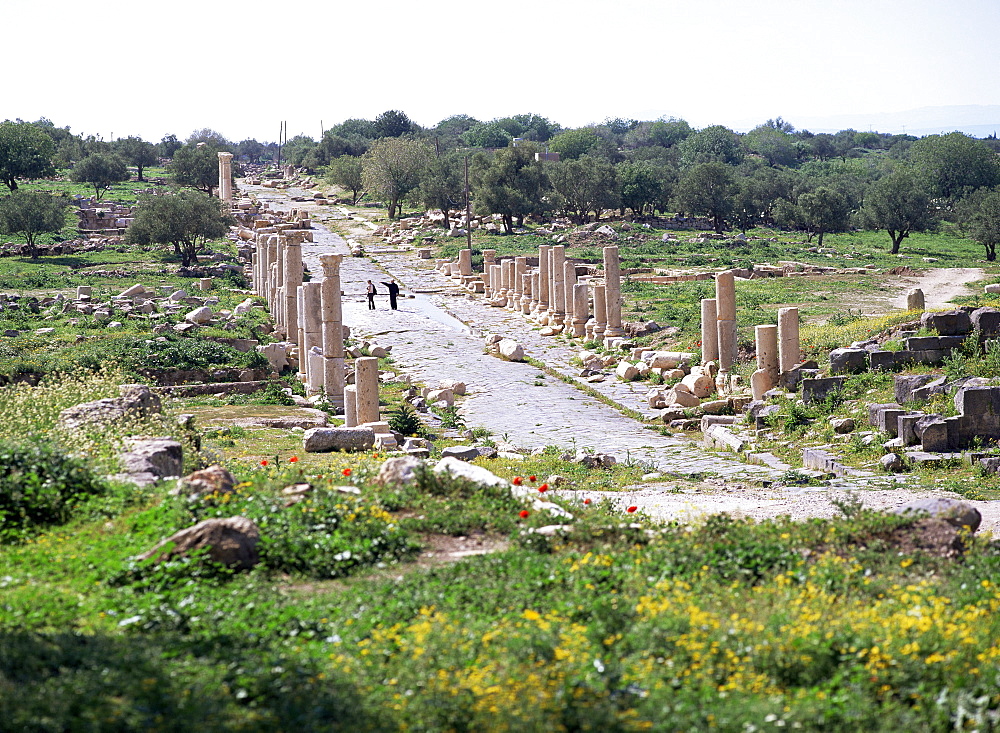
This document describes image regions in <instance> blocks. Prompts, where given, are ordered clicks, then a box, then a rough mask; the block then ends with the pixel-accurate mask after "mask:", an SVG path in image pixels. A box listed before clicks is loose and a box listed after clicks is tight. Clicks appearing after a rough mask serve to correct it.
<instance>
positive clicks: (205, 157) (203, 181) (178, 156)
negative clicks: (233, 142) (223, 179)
mask: <svg viewBox="0 0 1000 733" xmlns="http://www.w3.org/2000/svg"><path fill="white" fill-rule="evenodd" d="M170 171H171V173H172V174H173V179H174V183H176V184H177V185H179V186H190V187H191V188H197V189H198V190H199V191H204V192H205V193H207V194H209V195H211V194H212V189H213V188H215V187H216V186H218V185H219V151H218V149H216V148H213V147H212V146H211V145H208V144H205V145H202V146H201V147H199V146H198V145H184V146H182V147H181V148H179V149H178V150H177V152H175V153H174V159H173V160H172V161H171V162H170Z"/></svg>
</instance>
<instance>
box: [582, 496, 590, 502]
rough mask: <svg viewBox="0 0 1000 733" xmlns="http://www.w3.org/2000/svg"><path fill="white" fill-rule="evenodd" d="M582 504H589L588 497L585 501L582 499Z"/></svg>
mask: <svg viewBox="0 0 1000 733" xmlns="http://www.w3.org/2000/svg"><path fill="white" fill-rule="evenodd" d="M583 503H584V504H589V503H590V497H589V496H588V497H587V498H586V499H584V500H583Z"/></svg>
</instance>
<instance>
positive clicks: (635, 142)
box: [624, 117, 694, 148]
mask: <svg viewBox="0 0 1000 733" xmlns="http://www.w3.org/2000/svg"><path fill="white" fill-rule="evenodd" d="M693 134H694V130H692V129H691V125H689V124H688V123H687V122H686V121H685V120H679V119H677V118H676V117H671V118H669V119H666V120H664V119H659V120H654V121H652V122H640V123H639V124H638V125H637V126H635V127H633V128H632V129H630V130H629V131H628V132H627V133H625V138H624V145H625V147H626V148H644V147H649V146H654V145H656V146H660V147H664V148H669V147H673V146H674V145H677V144H678V143H680V142H683V141H684V140H686V139H687V138H689V137H691V135H693Z"/></svg>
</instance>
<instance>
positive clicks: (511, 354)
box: [499, 339, 524, 361]
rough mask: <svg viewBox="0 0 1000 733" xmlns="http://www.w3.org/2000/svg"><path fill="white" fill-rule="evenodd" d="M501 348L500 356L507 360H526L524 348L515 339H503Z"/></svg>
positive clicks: (500, 344)
mask: <svg viewBox="0 0 1000 733" xmlns="http://www.w3.org/2000/svg"><path fill="white" fill-rule="evenodd" d="M499 349H500V356H501V357H502V358H504V359H506V360H507V361H524V349H523V348H521V344H519V343H518V342H517V341H515V340H514V339H502V340H501V341H500V343H499Z"/></svg>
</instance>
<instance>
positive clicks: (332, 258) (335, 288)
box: [319, 254, 346, 414]
mask: <svg viewBox="0 0 1000 733" xmlns="http://www.w3.org/2000/svg"><path fill="white" fill-rule="evenodd" d="M343 259H344V256H343V255H333V254H324V255H320V256H319V262H320V265H322V267H323V280H322V281H321V282H320V284H321V285H322V290H321V293H320V309H321V310H322V320H323V389H324V390H325V391H326V399H327V401H328V402H329V403H330V404H331V405H333V406H334V407H337V408H339V409H343V408H344V315H343V304H342V301H341V289H340V288H341V286H340V263H341V261H342V260H343ZM345 414H346V412H345Z"/></svg>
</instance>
